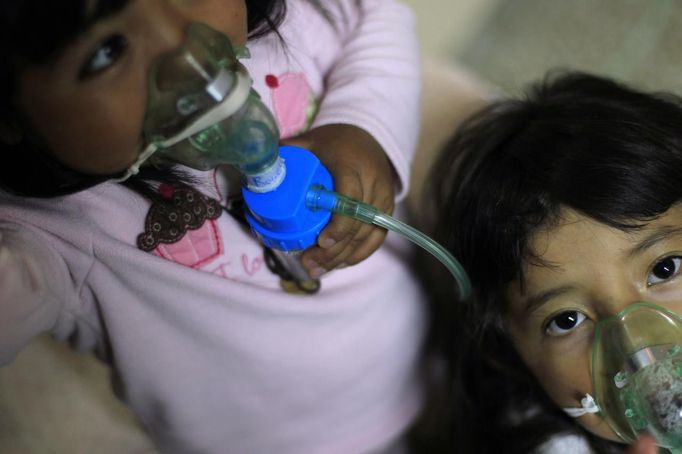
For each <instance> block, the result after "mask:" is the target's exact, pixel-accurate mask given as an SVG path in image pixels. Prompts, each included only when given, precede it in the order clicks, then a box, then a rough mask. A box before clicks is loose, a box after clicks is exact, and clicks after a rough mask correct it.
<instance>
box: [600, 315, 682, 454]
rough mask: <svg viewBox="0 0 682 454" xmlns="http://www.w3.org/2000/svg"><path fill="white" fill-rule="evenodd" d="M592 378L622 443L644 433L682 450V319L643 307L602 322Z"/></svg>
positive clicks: (603, 411) (604, 411) (602, 410)
mask: <svg viewBox="0 0 682 454" xmlns="http://www.w3.org/2000/svg"><path fill="white" fill-rule="evenodd" d="M592 380H593V383H594V391H595V400H596V402H597V405H598V407H599V412H600V415H601V416H602V417H603V418H605V419H606V421H607V422H608V423H609V425H610V426H611V428H612V429H613V430H614V431H615V432H616V434H618V435H619V436H620V437H621V438H622V439H623V440H625V441H628V442H632V441H634V440H635V439H636V438H637V436H638V434H639V433H640V432H642V431H647V432H649V433H650V434H652V435H653V436H654V437H655V438H656V440H657V441H658V444H659V445H660V446H662V447H666V448H668V449H670V450H671V451H672V452H682V451H680V450H681V449H682V318H680V316H679V315H677V314H675V313H674V312H671V311H669V310H667V309H664V308H662V307H659V306H656V305H653V304H648V303H638V304H633V305H630V306H628V307H627V308H625V309H624V310H623V311H621V312H620V313H619V314H618V315H616V316H614V317H611V318H608V319H605V320H603V321H601V322H599V323H598V324H597V327H596V331H595V340H594V345H593V350H592Z"/></svg>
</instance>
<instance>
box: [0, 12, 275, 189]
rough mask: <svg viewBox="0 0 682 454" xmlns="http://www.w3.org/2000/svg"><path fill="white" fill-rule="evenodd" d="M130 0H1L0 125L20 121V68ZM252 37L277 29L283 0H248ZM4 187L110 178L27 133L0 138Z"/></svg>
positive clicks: (154, 175) (144, 185)
mask: <svg viewBox="0 0 682 454" xmlns="http://www.w3.org/2000/svg"><path fill="white" fill-rule="evenodd" d="M128 1H129V0H98V1H97V2H96V7H95V11H94V12H93V11H88V9H87V4H88V2H87V1H86V0H59V1H54V0H3V1H2V2H0V56H2V58H0V127H4V128H7V127H8V126H9V127H12V125H19V126H20V127H23V128H26V127H27V125H25V124H23V125H22V124H21V123H22V122H21V119H20V114H19V113H18V112H16V110H15V107H14V105H13V104H14V102H13V101H14V100H13V97H14V96H15V90H16V82H17V81H16V76H17V74H18V73H19V72H20V70H21V68H25V67H27V66H31V65H38V64H44V63H48V62H49V61H50V60H51V59H53V58H55V57H56V56H57V55H59V53H60V51H62V50H63V49H64V48H65V47H66V46H67V45H68V44H69V43H70V42H71V41H72V40H73V39H75V38H76V37H77V36H78V35H79V34H80V33H81V32H82V31H84V30H85V29H86V28H87V27H88V25H90V24H91V23H93V22H95V21H97V20H98V19H100V18H101V17H105V16H107V15H109V14H112V13H115V12H116V11H118V10H120V9H121V8H123V7H124V6H125V5H126V4H127V3H128ZM246 8H247V14H248V30H249V38H250V39H255V38H258V37H261V36H263V35H265V34H268V33H270V32H275V33H276V32H277V27H278V26H279V25H280V23H281V22H282V20H283V19H284V16H285V13H286V3H285V0H246ZM0 156H2V164H1V165H0V188H2V189H4V190H6V191H9V192H11V193H14V194H18V195H22V196H29V197H54V196H59V195H65V194H70V193H73V192H77V191H80V190H82V189H86V188H88V187H90V186H93V185H95V184H98V183H100V182H103V181H105V180H107V179H108V178H109V177H107V176H93V175H86V174H83V173H81V172H77V171H74V170H72V169H70V168H68V167H67V166H65V165H64V164H62V163H61V162H59V161H58V160H57V159H55V158H54V157H53V156H52V155H51V153H50V152H49V150H48V149H47V147H46V146H45V145H44V144H43V143H41V141H40V139H39V138H35V137H32V136H31V135H30V134H23V137H22V140H21V141H20V142H19V143H15V144H6V143H3V141H0ZM183 180H184V181H186V180H187V177H186V176H185V175H183V174H182V173H181V172H178V171H176V170H174V169H173V168H172V167H167V168H151V167H145V168H143V169H142V170H141V172H140V174H139V175H138V176H136V177H133V178H131V179H130V180H128V181H127V182H125V183H124V184H125V185H126V186H129V187H130V188H132V189H133V190H136V191H138V192H140V193H142V194H143V195H146V196H148V197H155V193H154V191H153V190H152V189H151V186H150V185H149V181H178V182H179V181H183Z"/></svg>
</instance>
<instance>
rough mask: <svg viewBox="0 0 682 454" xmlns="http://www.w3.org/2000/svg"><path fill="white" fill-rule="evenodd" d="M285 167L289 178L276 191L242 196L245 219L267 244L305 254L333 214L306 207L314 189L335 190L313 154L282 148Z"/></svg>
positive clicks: (281, 152) (301, 149) (300, 149)
mask: <svg viewBox="0 0 682 454" xmlns="http://www.w3.org/2000/svg"><path fill="white" fill-rule="evenodd" d="M279 153H280V157H282V159H284V163H285V165H286V177H285V178H284V180H283V181H282V184H280V185H279V186H278V187H277V188H276V189H274V190H272V191H269V192H253V191H251V190H249V189H248V188H246V187H244V188H243V189H242V193H243V195H244V201H245V202H246V206H247V207H248V210H247V213H246V219H247V221H248V222H249V225H250V226H251V229H252V231H253V233H254V234H255V235H256V236H257V237H258V239H259V240H260V241H262V242H263V244H264V245H266V246H268V247H270V248H272V249H277V250H280V251H284V252H289V251H302V250H304V249H307V248H308V247H310V246H312V245H314V244H315V243H316V241H317V237H318V235H319V234H320V232H321V231H322V229H324V227H325V226H326V225H327V223H328V222H329V220H330V218H331V216H332V213H331V212H330V211H327V210H313V209H311V208H309V207H308V206H307V204H306V198H307V196H308V193H309V190H310V188H311V187H315V186H323V187H325V188H327V189H329V190H333V187H334V184H333V181H332V176H331V174H330V173H329V171H328V170H327V169H326V168H325V167H324V166H323V165H322V163H321V162H320V160H319V159H318V158H317V157H316V156H315V155H314V154H312V153H311V152H310V151H308V150H306V149H304V148H300V147H295V146H291V145H284V146H281V147H280V148H279Z"/></svg>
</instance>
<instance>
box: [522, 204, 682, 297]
mask: <svg viewBox="0 0 682 454" xmlns="http://www.w3.org/2000/svg"><path fill="white" fill-rule="evenodd" d="M680 239H682V204H678V205H675V206H673V207H672V208H670V209H669V210H668V211H666V212H665V213H664V214H663V215H661V216H659V217H658V218H657V219H654V220H652V221H650V222H648V223H645V224H643V225H642V226H641V227H639V228H635V229H630V230H627V231H625V230H621V229H617V228H615V227H611V226H608V225H605V224H602V223H600V222H597V221H595V220H594V219H591V218H589V217H587V216H585V215H582V214H581V213H579V212H577V211H575V210H571V209H566V208H564V209H562V210H561V212H560V214H559V216H558V217H557V219H556V222H554V223H553V224H552V225H549V226H546V227H544V228H541V229H539V230H538V231H537V232H535V233H534V234H533V235H532V236H531V238H530V241H529V245H528V254H529V255H528V257H527V259H526V260H524V266H523V271H524V273H523V274H524V282H523V283H524V286H526V287H534V286H536V285H535V284H536V283H538V282H539V283H542V284H546V283H547V281H548V279H550V276H552V275H554V276H556V274H557V271H559V272H560V273H558V274H562V273H561V272H570V271H571V270H572V269H581V270H586V269H589V268H591V267H593V268H597V267H602V266H605V265H606V266H609V267H613V266H619V265H620V264H622V265H624V266H625V265H626V264H627V263H628V262H630V261H632V260H634V259H635V258H636V257H637V255H638V253H639V252H642V251H643V250H645V249H647V248H650V247H652V246H654V245H655V244H658V243H660V244H663V245H666V244H667V241H669V240H680Z"/></svg>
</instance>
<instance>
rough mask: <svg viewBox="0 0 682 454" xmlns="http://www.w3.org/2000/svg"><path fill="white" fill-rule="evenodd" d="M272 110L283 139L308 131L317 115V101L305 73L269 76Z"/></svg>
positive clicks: (267, 80) (267, 81) (267, 78)
mask: <svg viewBox="0 0 682 454" xmlns="http://www.w3.org/2000/svg"><path fill="white" fill-rule="evenodd" d="M265 84H266V85H267V86H268V87H269V88H270V91H271V96H272V109H273V111H274V114H275V118H276V119H277V123H278V125H279V129H280V135H281V137H282V138H287V137H292V136H295V135H297V134H300V133H302V132H304V131H307V130H308V128H309V127H310V124H311V123H312V121H313V118H314V117H315V114H316V113H317V99H316V98H315V94H314V93H313V90H312V89H311V88H310V84H309V83H308V79H306V77H305V75H304V74H303V73H288V72H287V73H284V74H280V75H279V76H275V75H274V74H268V75H267V76H265Z"/></svg>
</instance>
